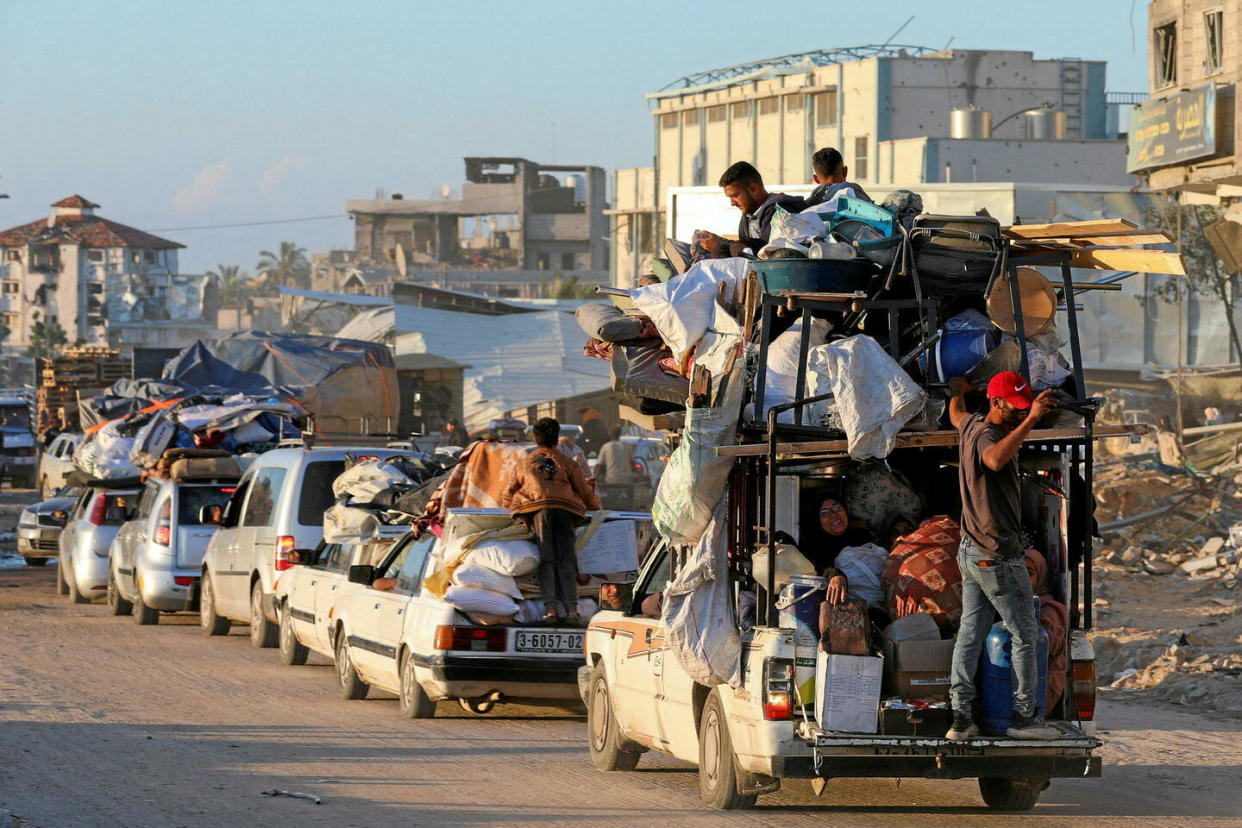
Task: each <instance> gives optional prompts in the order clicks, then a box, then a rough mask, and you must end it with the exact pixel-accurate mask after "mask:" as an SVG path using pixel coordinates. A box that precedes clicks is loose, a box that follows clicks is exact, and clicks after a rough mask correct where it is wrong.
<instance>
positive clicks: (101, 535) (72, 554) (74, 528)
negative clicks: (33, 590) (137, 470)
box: [56, 481, 138, 604]
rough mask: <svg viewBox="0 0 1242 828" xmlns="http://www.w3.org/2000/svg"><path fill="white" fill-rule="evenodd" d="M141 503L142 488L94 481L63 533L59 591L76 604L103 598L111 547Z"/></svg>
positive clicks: (58, 571)
mask: <svg viewBox="0 0 1242 828" xmlns="http://www.w3.org/2000/svg"><path fill="white" fill-rule="evenodd" d="M137 504H138V488H137V486H134V485H132V484H131V485H129V486H125V485H124V484H121V483H119V482H118V483H106V482H103V481H92V482H91V483H89V484H87V486H86V487H85V488H84V489H83V491H82V495H81V497H79V498H78V501H77V503H75V504H74V506H73V511H71V512H70V513H69V520H68V522H67V523H66V524H65V528H64V530H63V531H62V532H61V533H60V540H59V541H58V544H59V547H60V555H59V556H58V557H59V558H60V565H59V566H57V567H56V591H57V592H59V593H60V594H61V595H68V596H69V597H70V598H71V599H72V600H73V602H74V603H75V604H88V603H90V602H91V601H93V600H95V599H96V598H103V597H104V593H105V591H106V590H107V589H108V548H109V547H110V546H111V545H112V540H113V538H115V537H116V533H117V530H119V529H120V528H121V524H123V523H125V521H127V520H129V518H130V516H131V515H132V514H133V510H134V508H135V507H136V506H137Z"/></svg>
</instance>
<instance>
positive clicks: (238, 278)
mask: <svg viewBox="0 0 1242 828" xmlns="http://www.w3.org/2000/svg"><path fill="white" fill-rule="evenodd" d="M207 275H208V276H210V277H211V278H212V279H214V280H215V282H216V289H217V290H218V291H219V293H218V294H217V295H218V296H219V299H220V306H221V307H226V308H236V307H241V306H242V305H244V304H246V300H247V299H249V298H250V297H251V296H253V295H254V289H255V288H254V280H253V279H251V278H250V274H249V273H246V272H245V271H243V270H242V269H241V266H240V265H226V264H220V265H216V269H215V270H209V271H207Z"/></svg>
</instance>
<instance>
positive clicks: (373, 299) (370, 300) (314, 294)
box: [280, 287, 392, 339]
mask: <svg viewBox="0 0 1242 828" xmlns="http://www.w3.org/2000/svg"><path fill="white" fill-rule="evenodd" d="M280 293H281V295H282V296H301V297H302V298H303V299H313V300H316V301H319V302H336V303H338V304H341V305H359V306H363V307H381V306H383V305H391V304H392V300H391V299H388V298H386V297H384V296H370V295H368V294H365V293H333V292H331V291H326V290H306V289H304V288H295V287H281V289H280ZM366 338H367V337H364V336H359V337H354V339H366Z"/></svg>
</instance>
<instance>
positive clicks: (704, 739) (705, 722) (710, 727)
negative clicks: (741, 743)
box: [699, 691, 756, 811]
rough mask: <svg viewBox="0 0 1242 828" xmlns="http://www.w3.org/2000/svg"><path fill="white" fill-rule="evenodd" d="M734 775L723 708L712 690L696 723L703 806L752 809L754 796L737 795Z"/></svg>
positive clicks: (722, 809) (735, 770) (720, 808)
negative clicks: (700, 717)
mask: <svg viewBox="0 0 1242 828" xmlns="http://www.w3.org/2000/svg"><path fill="white" fill-rule="evenodd" d="M738 776H739V774H738V767H737V757H736V756H735V754H734V753H733V740H732V739H730V738H729V723H728V720H727V719H726V718H725V713H724V705H723V704H721V702H720V694H719V693H717V692H715V691H713V692H712V694H711V695H710V696H708V698H707V704H706V705H704V706H703V717H702V719H700V722H699V795H700V796H701V797H702V798H703V804H704V805H706V806H707V807H709V808H713V809H715V810H718V811H736V810H741V809H744V808H752V807H754V804H755V798H756V797H755V796H753V795H751V796H742V795H741V794H739V793H738V792H737V782H738Z"/></svg>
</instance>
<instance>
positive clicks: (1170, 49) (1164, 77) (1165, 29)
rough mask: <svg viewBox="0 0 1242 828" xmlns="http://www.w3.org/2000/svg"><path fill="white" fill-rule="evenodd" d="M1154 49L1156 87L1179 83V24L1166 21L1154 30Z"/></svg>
mask: <svg viewBox="0 0 1242 828" xmlns="http://www.w3.org/2000/svg"><path fill="white" fill-rule="evenodd" d="M1152 51H1153V52H1154V53H1155V55H1156V88H1157V89H1160V88H1163V87H1165V86H1173V85H1174V84H1176V83H1177V24H1176V23H1166V24H1165V25H1163V26H1157V27H1156V28H1155V29H1153V30H1152Z"/></svg>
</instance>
